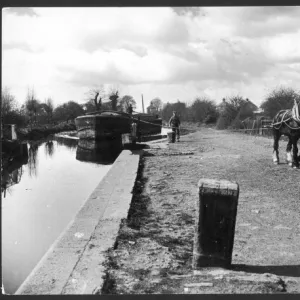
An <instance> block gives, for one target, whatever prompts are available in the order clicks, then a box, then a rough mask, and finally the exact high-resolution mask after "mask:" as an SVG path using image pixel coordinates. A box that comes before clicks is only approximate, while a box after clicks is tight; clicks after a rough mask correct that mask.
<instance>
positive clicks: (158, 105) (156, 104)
mask: <svg viewBox="0 0 300 300" xmlns="http://www.w3.org/2000/svg"><path fill="white" fill-rule="evenodd" d="M150 104H152V105H153V106H154V107H155V108H156V109H157V110H158V111H160V110H161V109H162V107H163V102H162V101H161V99H160V98H158V97H156V98H154V99H153V100H151V102H150Z"/></svg>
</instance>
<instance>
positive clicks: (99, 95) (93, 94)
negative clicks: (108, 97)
mask: <svg viewBox="0 0 300 300" xmlns="http://www.w3.org/2000/svg"><path fill="white" fill-rule="evenodd" d="M104 92H105V91H104V87H103V85H100V87H99V88H95V89H91V90H89V91H88V92H87V96H88V99H87V100H88V102H89V103H93V104H94V109H95V110H100V109H101V106H102V100H103V97H104Z"/></svg>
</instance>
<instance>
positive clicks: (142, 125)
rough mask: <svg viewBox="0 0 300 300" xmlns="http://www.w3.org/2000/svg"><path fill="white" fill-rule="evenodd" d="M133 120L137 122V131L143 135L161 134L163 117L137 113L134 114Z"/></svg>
mask: <svg viewBox="0 0 300 300" xmlns="http://www.w3.org/2000/svg"><path fill="white" fill-rule="evenodd" d="M133 121H134V122H137V124H138V127H137V132H138V134H140V135H141V136H145V135H153V134H160V133H161V127H162V119H160V118H156V117H155V116H152V115H146V114H136V115H133Z"/></svg>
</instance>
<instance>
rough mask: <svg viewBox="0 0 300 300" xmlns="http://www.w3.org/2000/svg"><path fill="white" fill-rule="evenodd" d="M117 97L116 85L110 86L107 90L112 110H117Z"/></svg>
mask: <svg viewBox="0 0 300 300" xmlns="http://www.w3.org/2000/svg"><path fill="white" fill-rule="evenodd" d="M118 99H119V90H118V89H117V88H116V87H111V88H110V92H109V100H110V101H111V108H112V110H117V106H118Z"/></svg>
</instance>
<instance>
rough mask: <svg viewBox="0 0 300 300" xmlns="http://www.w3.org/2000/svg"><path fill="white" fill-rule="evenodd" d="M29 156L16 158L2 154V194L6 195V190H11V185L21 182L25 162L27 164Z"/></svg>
mask: <svg viewBox="0 0 300 300" xmlns="http://www.w3.org/2000/svg"><path fill="white" fill-rule="evenodd" d="M27 162H28V156H27V155H24V156H22V157H16V158H11V157H10V158H6V157H5V156H2V163H1V194H3V197H4V198H5V197H6V192H7V191H8V192H9V191H10V187H11V186H13V185H14V184H17V183H19V182H20V180H21V177H22V174H23V168H22V166H23V165H24V164H27Z"/></svg>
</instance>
